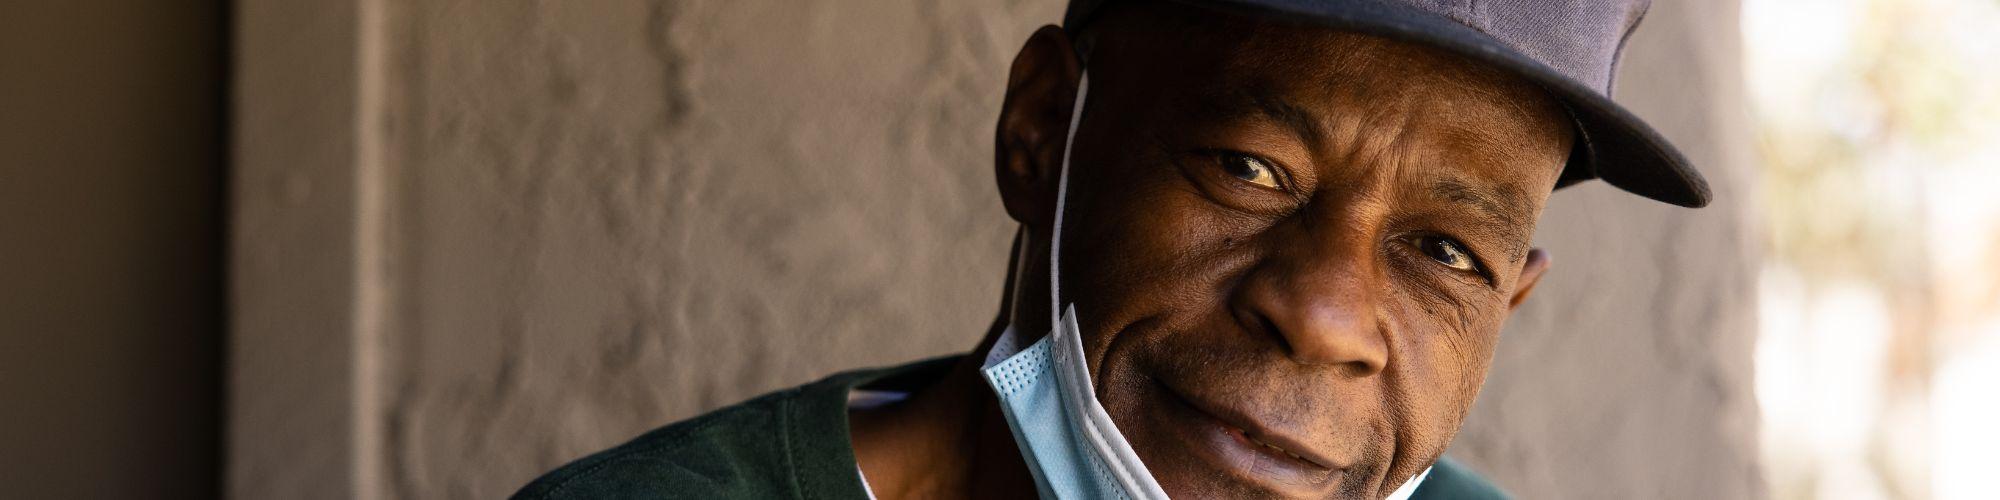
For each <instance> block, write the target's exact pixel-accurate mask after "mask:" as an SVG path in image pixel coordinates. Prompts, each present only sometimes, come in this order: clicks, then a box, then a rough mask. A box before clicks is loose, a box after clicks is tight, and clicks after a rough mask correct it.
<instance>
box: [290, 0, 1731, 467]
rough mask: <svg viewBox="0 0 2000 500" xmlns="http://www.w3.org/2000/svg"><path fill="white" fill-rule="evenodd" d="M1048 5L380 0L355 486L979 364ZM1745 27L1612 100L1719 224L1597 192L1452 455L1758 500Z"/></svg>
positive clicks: (1685, 29)
mask: <svg viewBox="0 0 2000 500" xmlns="http://www.w3.org/2000/svg"><path fill="white" fill-rule="evenodd" d="M252 1H253V3H254V2H255V1H256V0H252ZM364 3H372V2H364ZM1060 10H1061V2H1060V1H1059V0H1034V1H1007V2H937V1H931V0H868V1H860V0H855V1H842V2H795V1H779V0H757V1H747V0H687V1H669V2H662V1H638V0H605V1H598V2H555V1H547V2H476V1H470V0H412V1H408V2H395V3H394V4H393V5H392V6H388V7H387V8H386V10H384V11H383V12H382V13H381V18H380V27H381V32H380V38H379V41H378V42H377V43H378V44H379V49H378V50H380V51H382V53H383V54H384V55H385V57H384V58H383V59H382V73H381V78H382V81H381V82H380V85H381V86H382V89H383V94H382V95H381V99H380V101H379V106H380V107H381V109H380V110H379V112H380V113H379V116H380V121H379V122H374V121H369V120H367V119H366V118H365V117H368V116H377V115H370V114H367V113H362V114H360V115H359V116H362V117H364V118H363V119H362V120H363V121H362V122H361V123H360V125H361V127H360V130H362V131H363V133H364V134H366V133H370V132H369V131H377V132H380V133H381V134H382V137H383V144H382V150H381V160H382V163H381V169H382V170H381V172H380V175H381V178H380V180H379V182H380V185H379V186H377V187H380V188H381V189H383V190H384V191H383V192H384V196H385V200H386V201H385V202H384V205H383V210H382V212H381V213H380V214H374V215H370V214H362V216H363V218H367V217H379V219H380V223H381V227H383V228H384V229H383V232H382V234H383V235H384V236H383V238H382V241H381V244H382V245H383V248H382V249H381V252H382V254H381V255H382V258H381V261H380V267H379V269H378V270H379V271H380V273H381V274H380V276H383V277H384V281H383V283H382V286H380V287H379V288H375V289H369V290H364V291H363V292H362V295H364V296H366V297H369V299H368V300H369V301H372V302H371V303H379V304H385V307H386V308H387V309H386V310H385V311H383V312H382V316H381V318H382V319H381V329H380V331H379V335H376V336H372V337H364V338H363V341H364V344H365V345H366V346H372V347H366V346H364V347H363V348H360V349H358V350H356V351H355V352H359V353H362V355H364V356H367V355H368V354H367V353H370V352H374V353H379V359H368V360H363V362H361V363H360V365H361V366H363V367H364V371H365V370H373V371H372V372H370V373H365V374H363V375H362V376H360V377H359V378H358V379H357V380H361V381H362V382H363V383H365V384H376V385H375V386H374V387H375V389H374V390H373V392H372V394H371V393H370V392H368V391H361V392H359V393H358V394H360V395H359V396H357V397H359V398H362V399H364V401H360V402H359V403H357V404H358V405H359V406H358V407H361V408H373V410H366V411H364V414H362V415H359V416H358V417H357V418H361V419H364V420H372V422H373V423H372V424H367V425H363V424H357V428H359V429H361V430H360V431H359V437H357V438H356V439H360V440H364V441H367V440H372V441H370V442H373V443H377V444H378V445H379V449H375V451H372V452H371V451H369V450H370V449H373V448H370V447H369V446H361V447H358V448H356V449H359V450H361V451H359V453H362V454H364V455H366V454H369V453H374V454H375V459H374V460H369V459H367V457H363V459H362V460H359V461H357V462H356V463H357V464H358V465H356V466H357V467H361V468H363V469H367V470H364V471H361V472H360V473H358V474H357V475H356V477H361V478H363V479H362V480H363V481H366V480H367V479H366V478H369V477H379V478H380V481H381V484H379V485H375V486H369V485H363V487H362V488H359V491H378V492H381V493H384V494H387V495H388V496H391V497H398V498H448V497H495V496H500V495H504V494H505V493H507V492H510V491H511V490H512V489H514V488H516V487H518V486H519V485H521V484H523V483H524V482H526V481H528V480H529V479H531V478H532V477H534V476H535V475H537V474H538V473H540V472H542V471H544V470H546V469H548V468H550V467H553V466H555V465H557V464H559V463H561V462H564V461H567V460H570V459H574V458H576V457H578V456H581V455H582V454H585V453H588V452H590V451H594V450H598V449H602V448H604V447H607V446H610V445H613V444H616V443H618V442H621V441H623V440H625V439H628V438H630V437H632V436H635V435H636V434H638V433H639V432H642V431H644V430H646V429H649V428H652V427H655V426H658V425H661V424H664V423H667V422H670V421H673V420H677V419H680V418H684V417H688V416H691V415H695V414H698V413H700V412H703V411H706V410H709V409H713V408H716V407H718V406H721V405H725V404H728V403H731V402H734V401H737V400H740V399H742V398H745V397H748V396H751V395H754V394H757V393H760V392H764V391H768V390H772V389H777V388H781V387H785V386H790V385H795V384H799V383H803V382H806V381H809V380H812V379H815V378H817V377H820V376H823V375H825V374H828V373H831V372H833V371H837V370H841V369H846V368H851V367H859V366H869V365H880V364H887V363H893V362H897V361H902V360H908V359H913V358H917V357H922V356H929V355H935V354H943V353H948V352H954V351H960V350H963V349H967V348H969V347H970V346H971V345H972V344H973V343H974V342H975V341H976V339H977V337H978V335H979V333H980V332H981V331H982V328H983V326H984V325H985V324H986V322H987V321H988V320H989V318H990V317H991V315H992V313H993V308H994V307H995V305H996V302H997V296H998V292H999V287H1000V281H1001V276H1000V274H1001V272H1002V270H1003V269H1004V267H1005V259H1004V253H1005V251H1006V246H1007V241H1008V237H1009V236H1010V234H1011V230H1012V227H1011V225H1010V224H1009V223H1008V221H1007V219H1006V217H1005V215H1004V214H1003V213H1002V211H1001V209H1000V206H999V203H998V199H997V196H996V195H995V194H994V193H993V189H992V188H991V187H990V186H991V173H990V172H991V166H990V165H991V163H990V162H991V154H992V153H991V152H992V149H991V148H992V145H991V140H992V139H991V138H992V127H993V123H994V119H995V111H996V109H997V106H998V104H999V101H1000V97H1001V86H1002V84H1003V79H1004V76H1005V70H1006V67H1007V63H1008V61H1009V60H1010V58H1011V56H1012V55H1013V52H1014V50H1016V49H1017V48H1018V47H1019V45H1020V43H1021V42H1022V41H1023V40H1024V39H1025V38H1026V36H1027V35H1028V34H1029V33H1030V32H1031V31H1032V30H1033V29H1034V28H1035V27H1036V26H1038V25H1040V24H1043V23H1047V22H1051V21H1053V20H1055V19H1057V17H1058V14H1059V11H1060ZM1734 10H1735V9H1734V0H1680V1H1678V2H1663V3H1662V5H1660V6H1658V7H1657V8H1656V11H1655V12H1654V14H1653V16H1652V19H1651V20H1650V21H1649V22H1650V23H1651V25H1650V26H1648V27H1647V28H1646V30H1645V31H1644V32H1642V33H1641V35H1640V36H1638V37H1637V38H1636V39H1635V40H1634V41H1633V42H1632V45H1633V47H1632V49H1631V53H1632V56H1631V58H1630V60H1629V61H1628V63H1627V66H1626V67H1625V79H1624V85H1622V87H1621V91H1622V95H1621V97H1622V98H1623V99H1625V100H1627V101H1628V102H1631V103H1633V104H1634V105H1635V106H1636V107H1637V109H1638V110H1639V111H1640V112H1641V113H1642V114H1645V115H1648V116H1650V117H1653V118H1655V119H1656V120H1658V123H1659V124H1660V125H1661V126H1662V127H1663V128H1665V130H1666V132H1667V134H1668V135H1669V136H1671V137H1674V138H1675V139H1678V140H1680V141H1682V142H1683V144H1686V145H1687V146H1688V150H1689V152H1690V154H1691V155H1692V156H1693V157H1694V158H1695V159H1696V160H1697V161H1699V162H1701V163H1702V164H1703V166H1704V167H1705V168H1706V169H1707V170H1708V171H1709V172H1710V175H1711V179H1712V180H1713V181H1714V182H1715V183H1716V184H1717V186H1718V188H1719V192H1720V194H1721V195H1722V196H1723V201H1722V202H1721V203H1719V204H1718V205H1717V207H1716V208H1712V209H1709V210H1706V211H1702V212H1690V211H1686V210H1681V209H1674V208H1670V207H1666V206H1660V205H1655V204H1649V203H1647V202H1644V201H1643V200H1640V199H1637V198H1633V197H1629V196H1624V195H1619V194H1616V193H1615V192H1612V191H1611V190H1609V189H1608V188H1606V187H1604V186H1601V185H1599V186H1591V187H1584V188H1579V189H1574V190H1571V191H1568V192H1564V193H1562V194H1560V195H1558V196H1557V197H1556V199H1555V200H1556V201H1554V202H1553V205H1552V207H1551V214H1550V215H1549V217H1548V218H1547V220H1546V221H1545V222H1544V224H1543V229H1542V234H1541V236H1540V239H1541V240H1542V241H1543V242H1544V243H1545V245H1546V246H1548V247H1549V248H1551V249H1552V251H1553V252H1554V255H1555V256H1556V271H1555V274H1553V275H1552V276H1551V277H1550V278H1549V280H1548V281H1546V282H1544V284H1543V286H1542V288H1541V289H1540V292H1539V293H1538V296H1537V297H1536V298H1535V299H1534V301H1533V302H1532V305H1530V306H1528V307H1527V309H1526V310H1525V311H1524V313H1523V315H1522V316H1521V317H1519V318H1518V319H1517V320H1516V321H1515V322H1514V323H1513V324H1512V325H1511V326H1510V329H1509V330H1508V332H1507V333H1506V340H1505V341H1504V342H1503V348H1502V352H1501V358H1502V359H1501V360H1500V361H1499V362H1498V364H1497V366H1496V367H1495V369H1494V373H1493V379H1492V381H1491V383H1490V384H1489V388H1488V393H1487V394H1486V395H1485V396H1484V397H1483V399H1482V401H1481V403H1480V404H1479V407H1478V408H1477V409H1476V410H1475V415H1474V417H1473V421H1472V422H1471V423H1470V424H1468V428H1467V431H1466V433H1465V434H1464V435H1463V437H1462V438H1461V440H1460V442H1459V445H1458V447H1457V449H1456V451H1455V452H1454V453H1456V454H1458V455H1461V456H1464V457H1466V458H1467V459H1468V460H1470V461H1471V462H1473V463H1475V464H1477V465H1479V466H1480V467H1481V468H1483V469H1484V470H1487V471H1490V472H1491V473H1492V474H1493V475H1494V477H1495V478H1496V479H1497V480H1498V481H1500V482H1501V483H1502V484H1504V485H1506V486H1508V487H1510V488H1512V489H1514V490H1515V491H1516V492H1517V493H1520V494H1522V495H1523V496H1525V497H1528V498H1584V497H1597V498H1603V497H1613V498H1619V497H1627V498H1733V497H1746V496H1752V491H1753V486H1754V483H1755V479H1754V478H1755V476H1754V467H1753V466H1752V465H1751V460H1752V457H1754V456H1755V453H1754V440H1753V439H1752V436H1751V434H1750V433H1751V432H1752V431H1751V429H1752V428H1754V425H1752V420H1751V419H1752V418H1754V411H1753V408H1752V407H1751V406H1750V399H1749V397H1748V391H1749V387H1750V383H1749V382H1750V381H1749V371H1748V369H1747V368H1748V361H1749V352H1750V351H1749V348H1748V347H1749V345H1748V344H1749V335H1750V328H1751V322H1750V321H1749V313H1750V311H1751V308H1750V304H1749V302H1748V300H1749V299H1750V297H1751V294H1750V292H1751V290H1750V288H1751V287H1750V281H1749V273H1748V270H1749V269H1751V268H1752V266H1751V265H1750V260H1749V256H1750V255H1751V253H1750V252H1749V251H1748V250H1747V247H1746V245H1747V244H1746V243H1745V242H1746V241H1748V240H1747V238H1746V237H1745V236H1744V234H1743V233H1744V231H1746V227H1747V225H1746V218H1745V217H1744V213H1745V209H1744V207H1745V206H1747V205H1748V204H1746V203H1744V202H1743V201H1742V200H1741V199H1740V196H1742V195H1744V194H1746V193H1747V192H1748V191H1749V190H1748V189H1746V187H1745V185H1744V180H1745V178H1746V177H1747V175H1746V174H1747V166H1748V164H1747V162H1745V161H1744V160H1745V156H1744V155H1743V154H1742V147H1743V144H1742V142H1743V137H1742V128H1741V126H1740V120H1741V117H1739V116H1737V115H1736V112H1735V111H1734V110H1736V109H1739V107H1738V106H1736V104H1738V101H1740V97H1739V96H1738V95H1737V94H1738V91H1737V89H1736V83H1735V82H1736V76H1735V75H1736V71H1737V69H1736V66H1735V65H1736V56H1735V54H1734V51H1735V41H1734V40H1735V37H1736V30H1735V28H1734V24H1733V22H1734V15H1735V14H1734ZM364 46H366V44H364ZM364 105H370V104H367V103H366V102H364ZM364 181H365V179H364ZM368 367H373V368H368ZM364 424H365V423H364ZM371 426H372V427H371ZM371 428H372V429H378V430H379V433H378V434H370V432H376V431H370V430H369V429H371ZM370 446H374V445H370Z"/></svg>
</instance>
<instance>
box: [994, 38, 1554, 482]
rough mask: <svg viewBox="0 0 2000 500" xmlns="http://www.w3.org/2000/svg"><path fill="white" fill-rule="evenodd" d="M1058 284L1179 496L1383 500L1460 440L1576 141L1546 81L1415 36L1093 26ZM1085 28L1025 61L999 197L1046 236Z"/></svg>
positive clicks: (1019, 66)
mask: <svg viewBox="0 0 2000 500" xmlns="http://www.w3.org/2000/svg"><path fill="white" fill-rule="evenodd" d="M1093 26H1094V27H1093V30H1094V33H1095V34H1096V35H1097V37H1098V38H1097V40H1096V42H1095V43H1096V46H1095V47H1094V48H1093V49H1092V50H1091V52H1090V60H1089V74H1090V78H1091V87H1092V90H1091V92H1090V95H1089V102H1088V104H1087V106H1088V108H1089V109H1088V113H1087V114H1086V115H1085V119H1084V121H1083V123H1082V126H1081V128H1080V129H1079V131H1078V136H1077V139H1076V151H1075V154H1074V158H1073V166H1072V171H1071V173H1070V176H1071V179H1070V183H1071V184H1070V185H1071V187H1070V195H1069V200H1068V203H1069V205H1068V207H1069V208H1068V209H1067V211H1066V212H1065V222H1064V225H1065V231H1064V234H1063V235H1062V237H1063V238H1064V239H1063V246H1062V249H1063V250H1064V255H1063V268H1062V279H1063V282H1062V285H1063V288H1062V292H1063V297H1064V300H1065V301H1069V302H1074V303H1075V304H1076V305H1077V309H1078V311H1079V319H1080V321H1081V322H1082V323H1081V325H1082V327H1083V331H1084V335H1083V342H1084V348H1085V351H1086V352H1087V353H1088V354H1087V358H1088V361H1089V364H1090V368H1091V373H1092V375H1093V377H1094V380H1095V381H1096V383H1097V396H1098V398H1099V399H1100V400H1101V401H1102V402H1103V404H1104V406H1105V408H1106V410H1107V411H1109V412H1110V414H1111V415H1112V417H1113V419H1114V420H1115V421H1116V422H1117V424H1118V426H1119V429H1120V430H1121V431H1123V433H1124V434H1125V435H1126V437H1127V438H1129V439H1130V441H1131V442H1132V444H1133V447H1134V448H1136V450H1137V452H1138V453H1139V456H1140V458H1141V459H1143V460H1144V461H1145V463H1146V465H1147V466H1148V468H1149V469H1150V470H1151V471H1152V472H1153V473H1154V476H1155V477H1156V478H1157V479H1158V480H1159V481H1160V483H1161V485H1162V486H1163V487H1165V488H1166V489H1167V491H1168V492H1169V493H1170V494H1173V495H1175V496H1178V497H1187V498H1217V497H1225V496H1242V495H1276V496H1290V497H1328V496H1380V495H1385V494H1387V493H1388V492H1389V489H1391V488H1394V487H1395V486H1396V485H1397V484H1399V483H1400V482H1401V481H1403V480H1405V479H1407V478H1408V477H1411V476H1412V475H1413V474H1415V473H1417V472H1419V471H1421V470H1422V468H1423V467H1424V466H1425V465H1426V464H1428V463H1430V462H1431V461H1432V460H1434V459H1435V458H1436V457H1437V456H1439V455H1440V454H1441V453H1443V451H1444V448H1445V446H1446V444H1447V443H1449V442H1450V440H1451V438H1452V436H1453V435H1454V434H1455V433H1456V432H1457V429H1458V426H1459V424H1460V422H1461V421H1462V420H1463V418H1464V416H1465V413H1466V411H1467V409H1468V408H1469V407H1470V406H1471V404H1472V402H1473V399H1474V397H1475V396H1476V395H1477V393H1478V390H1479V387H1480V385H1481V382H1482V381H1483V380H1484V379H1485V374H1486V370H1487V366H1488V364H1489V363H1490V361H1491V358H1492V355H1493V347H1494V343H1495V342H1496V340H1497V339H1498V336H1499V330H1500V327H1501V324H1502V323H1503V322H1504V320H1505V319H1506V317H1507V314H1508V312H1509V311H1510V310H1511V308H1512V306H1513V305H1516V304H1518V301H1519V300H1520V299H1521V298H1523V297H1525V295H1526V291H1527V289H1528V288H1529V287H1531V286H1532V285H1533V283H1534V281H1535V278H1536V277H1538V276H1539V274H1540V272H1541V271H1542V270H1543V269H1545V268H1546V260H1545V258H1543V257H1542V256H1541V254H1540V253H1539V252H1538V251H1536V252H1531V251H1530V248H1529V239H1530V236H1531V235H1532V234H1533V232H1534V228H1535V220H1536V218H1537V217H1538V216H1539V214H1540V212H1541V209H1542V205H1543V203H1544V201H1545V200H1546V198H1547V196H1548V194H1549V193H1550V191H1551V190H1552V189H1553V186H1554V184H1555V180H1556V174H1557V173H1558V170H1559V169H1560V167H1561V165H1562V162H1563V160H1564V159H1565V158H1566V157H1567V153H1568V151H1569V147H1570V140H1571V138H1570V132H1569V128H1568V127H1567V126H1566V122H1565V119H1564V118H1563V116H1564V115H1563V114H1562V112H1561V111H1560V108H1558V107H1557V106H1556V105H1555V104H1554V103H1553V102H1552V101H1550V100H1549V99H1548V98H1547V97H1545V96H1544V95H1543V94H1542V93H1541V92H1539V91H1538V90H1537V89H1535V88H1533V87H1532V86H1530V85H1528V84H1525V83H1521V82H1516V81H1513V80H1511V79H1509V77H1506V76H1504V75H1501V74H1499V73H1496V72H1492V71H1488V70H1485V69H1481V68H1476V67H1472V66H1471V65H1470V63H1466V62H1463V61H1461V60H1459V59H1456V58H1453V57H1449V56H1445V55H1441V54H1438V53H1434V52H1431V51H1428V50H1426V49H1422V48H1418V47H1415V46H1411V45H1407V44H1400V43H1395V42H1389V41H1384V40H1381V39H1375V38H1367V37H1360V36H1355V35H1344V34H1339V33H1335V32H1331V31H1328V30H1324V29H1318V28H1309V27H1297V26H1284V25H1278V24H1272V23H1259V22H1252V21H1248V20H1243V19H1235V18H1230V17H1226V16H1219V15H1217V14H1215V13H1210V12H1192V11H1189V10H1187V8H1184V7H1173V6H1165V5H1150V6H1142V7H1127V8H1124V9H1123V10H1119V11H1114V13H1111V14H1107V16H1106V17H1104V18H1103V19H1102V20H1101V21H1100V22H1099V23H1098V24H1096V25H1093ZM1068 49H1069V47H1068V42H1067V39H1066V38H1064V37H1063V36H1062V35H1060V34H1058V33H1056V32H1053V31H1044V32H1043V33H1039V34H1037V36H1036V38H1035V40H1034V41H1031V42H1030V43H1029V46H1028V47H1027V48H1026V49H1024V50H1023V54H1022V56H1021V60H1020V61H1017V63H1016V66H1015V70H1014V74H1013V83H1011V84H1010V90H1009V97H1008V104H1007V107H1008V109H1007V111H1006V113H1005V114H1003V119H1002V125H1001V130H1000V136H1001V151H1000V160H1001V163H1002V166H1001V167H1002V168H1001V170H1000V171H1001V184H1002V192H1003V196H1004V197H1006V198H1007V203H1008V208H1009V211H1010V213H1012V214H1013V215H1014V216H1015V217H1016V218H1017V219H1021V220H1022V222H1024V223H1026V224H1027V225H1028V226H1029V227H1030V230H1031V231H1032V232H1035V233H1037V234H1036V236H1037V237H1038V238H1042V239H1041V241H1047V240H1046V238H1047V237H1048V234H1047V231H1048V226H1049V224H1048V222H1049V220H1048V219H1049V218H1050V216H1051V214H1050V213H1048V212H1049V210H1050V208H1048V207H1049V205H1052V203H1053V189H1052V186H1053V182H1054V181H1053V177H1054V176H1053V172H1054V168H1055V165H1052V163H1059V162H1060V155H1059V154H1052V153H1051V152H1050V146H1049V145H1048V144H1049V143H1050V142H1052V141H1053V142H1055V143H1056V145H1055V146H1054V147H1055V148H1056V149H1055V153H1059V152H1060V141H1061V138H1062V137H1061V136H1062V132H1063V131H1064V130H1065V129H1066V125H1067V120H1068V113H1067V110H1068V102H1065V99H1068V98H1069V96H1070V94H1069V93H1068V91H1067V90H1068V87H1065V86H1063V85H1056V84H1051V83H1048V82H1050V81H1061V80H1062V79H1064V78H1068V79H1069V80H1070V81H1071V82H1073V81H1074V76H1075V75H1074V73H1075V69H1076V64H1078V63H1077V62H1076V61H1075V60H1074V59H1067V60H1066V59H1063V58H1064V57H1067V54H1062V51H1065V50H1068Z"/></svg>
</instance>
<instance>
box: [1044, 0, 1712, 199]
mask: <svg viewBox="0 0 2000 500" xmlns="http://www.w3.org/2000/svg"><path fill="white" fill-rule="evenodd" d="M1114 1H1118V0H1071V1H1070V4H1069V12H1068V13H1067V15H1066V16H1065V17H1064V19H1063V25H1064V26H1065V28H1066V29H1069V30H1071V31H1072V32H1074V31H1076V30H1080V29H1082V28H1083V27H1084V26H1086V25H1087V24H1088V23H1089V22H1090V21H1091V16H1093V15H1095V14H1097V13H1098V12H1100V11H1101V10H1102V7H1104V6H1105V5H1106V4H1109V3H1111V2H1114ZM1173 1H1175V2H1178V3H1183V4H1189V5H1196V6H1202V7H1209V8H1216V9H1222V10H1226V11H1232V12H1238V13H1242V14H1245V15H1249V16H1253V17H1269V18H1277V19H1283V20H1286V21H1290V22H1299V23H1311V24H1318V25H1323V26H1326V27H1329V28H1334V29H1340V30H1344V31H1351V32H1356V33H1362V34H1367V35H1374V36H1380V37H1385V38H1392V39H1398V40H1407V41H1411V42H1417V43H1423V44H1427V45H1430V46H1433V47H1436V48H1439V49H1443V50H1445V51H1448V52H1452V53H1456V54H1459V55H1461V56H1464V57H1468V58H1471V59H1473V60H1477V61H1483V62H1485V63H1487V64H1491V65H1493V66H1496V67H1499V68H1502V69H1505V70H1508V71H1512V72H1514V73H1515V74H1517V75H1519V76H1521V77H1523V78H1526V79H1528V80H1529V81H1532V82H1535V83H1536V84H1539V85H1541V86H1542V88H1544V89H1547V90H1548V92H1549V93H1550V94H1551V95H1553V96H1555V97H1556V98H1557V99H1558V100H1560V101H1561V102H1562V103H1563V105H1564V107H1565V108H1567V109H1568V110H1569V112H1570V116H1571V117H1572V118H1574V119H1575V121H1576V126H1577V127H1576V132H1577V141H1576V147H1575V149H1573V150H1572V151H1571V152H1570V158H1569V162H1568V164H1567V165H1565V166H1564V167H1563V172H1562V175H1561V177H1560V178H1559V179H1558V180H1557V182H1556V187H1557V188H1561V187H1564V186H1568V185H1571V184H1575V183H1577V182H1581V181H1585V180H1590V179H1604V181H1605V182H1607V183H1610V184H1611V185H1613V186H1617V187H1618V188H1619V189H1624V190H1626V191H1628V192H1631V193H1634V194H1638V195H1640V196H1644V197H1647V198H1652V199H1655V200H1659V201H1663V202H1667V203H1672V204H1675V205H1680V206H1684V207H1702V206H1705V205H1708V201H1709V190H1708V181H1706V180H1703V179H1702V177H1701V173H1700V172H1697V171H1695V169H1694V166H1693V165H1691V164H1690V163H1689V162H1688V160H1687V158H1686V157H1685V156H1682V155H1681V153H1680V151H1679V150H1677V149H1674V146H1673V145H1672V144H1670V143H1668V142H1667V140H1666V138H1664V137H1661V136H1660V133H1659V132H1657V131H1655V130H1653V128H1652V127H1651V126H1648V125H1646V122H1645V121H1643V120H1640V119H1639V117H1637V116H1634V115H1633V114H1632V112H1631V111H1628V110H1626V109H1625V108H1624V107H1623V106H1619V105H1618V103H1615V102H1612V101H1611V84H1612V81H1613V79H1614V78H1615V77H1616V75H1617V70H1618V57H1619V55H1620V53H1621V52H1622V51H1623V50H1624V48H1625V40H1626V39H1627V38H1629V37H1630V36H1631V35H1632V30H1633V29H1635V28H1637V27H1638V26H1639V19H1640V18H1641V17H1644V16H1645V14H1646V8H1647V7H1648V6H1650V5H1651V3H1652V2H1651V0H1173Z"/></svg>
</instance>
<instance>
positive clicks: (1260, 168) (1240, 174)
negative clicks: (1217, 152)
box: [1221, 153, 1278, 189]
mask: <svg viewBox="0 0 2000 500" xmlns="http://www.w3.org/2000/svg"><path fill="white" fill-rule="evenodd" d="M1221 160H1222V169H1223V171H1226V172H1229V175H1232V176H1235V177H1236V178H1237V179H1242V180H1243V182H1248V183H1251V184H1256V185H1259V186H1264V187H1267V188H1271V189H1278V169H1277V168H1276V167H1272V166H1271V164H1270V163H1265V162H1264V160H1260V159H1257V158H1256V157H1254V156H1249V155H1242V154H1235V153H1224V154H1223V155H1222V158H1221Z"/></svg>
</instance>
